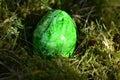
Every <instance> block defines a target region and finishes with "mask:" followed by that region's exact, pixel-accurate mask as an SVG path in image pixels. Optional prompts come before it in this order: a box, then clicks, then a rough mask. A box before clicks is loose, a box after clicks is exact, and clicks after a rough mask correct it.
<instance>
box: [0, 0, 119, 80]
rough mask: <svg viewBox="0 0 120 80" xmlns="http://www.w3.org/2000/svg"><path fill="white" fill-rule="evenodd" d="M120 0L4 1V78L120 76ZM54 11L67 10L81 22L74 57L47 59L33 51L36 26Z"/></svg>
mask: <svg viewBox="0 0 120 80" xmlns="http://www.w3.org/2000/svg"><path fill="white" fill-rule="evenodd" d="M119 2H120V1H119V0H115V1H112V0H111V1H108V0H97V1H93V2H92V1H91V2H89V1H87V0H81V1H78V2H77V1H74V0H70V1H69V2H68V1H67V0H64V1H61V0H26V1H24V0H12V1H10V0H0V5H1V6H0V79H1V80H38V79H39V80H48V79H49V80H113V79H114V80H118V79H119V78H120V70H119V67H120V41H119V40H120V30H119V29H120V24H119V17H120V13H119V12H120V9H119V7H120V6H119V5H118V4H119ZM93 3H94V4H93ZM51 9H63V10H65V11H67V12H68V13H69V14H70V15H71V16H72V18H73V19H74V21H75V23H76V25H77V27H76V29H77V37H78V38H77V45H76V49H75V51H74V55H73V56H72V57H70V58H63V57H61V56H53V57H52V58H49V59H44V58H41V57H39V56H37V55H36V53H35V52H34V51H33V49H32V36H33V31H34V29H35V27H36V24H37V22H38V21H39V19H40V18H41V17H42V16H43V15H44V14H45V13H46V12H48V11H50V10H51Z"/></svg>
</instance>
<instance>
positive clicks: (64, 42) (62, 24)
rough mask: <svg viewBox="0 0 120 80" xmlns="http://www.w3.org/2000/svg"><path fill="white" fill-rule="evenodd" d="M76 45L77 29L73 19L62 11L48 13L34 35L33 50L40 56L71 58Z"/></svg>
mask: <svg viewBox="0 0 120 80" xmlns="http://www.w3.org/2000/svg"><path fill="white" fill-rule="evenodd" d="M75 45H76V29H75V24H74V22H73V20H72V18H71V17H70V16H69V15H68V14H67V13H66V12H65V11H62V10H55V11H51V12H49V13H47V14H46V15H45V16H43V18H42V19H41V20H40V21H39V23H38V24H37V27H36V29H35V30H34V34H33V48H34V50H35V51H36V52H38V54H39V55H45V56H50V55H62V56H64V57H70V56H71V55H72V54H73V51H74V49H75Z"/></svg>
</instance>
